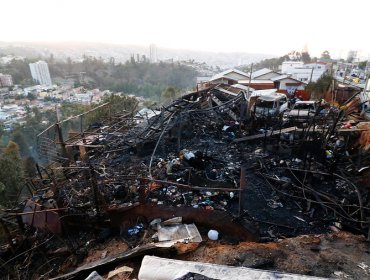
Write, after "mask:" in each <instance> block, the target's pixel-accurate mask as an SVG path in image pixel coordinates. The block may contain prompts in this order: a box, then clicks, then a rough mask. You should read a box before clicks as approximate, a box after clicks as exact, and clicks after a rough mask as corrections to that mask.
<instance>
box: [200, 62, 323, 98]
mask: <svg viewBox="0 0 370 280" xmlns="http://www.w3.org/2000/svg"><path fill="white" fill-rule="evenodd" d="M328 70H329V67H328V65H327V64H325V63H320V62H318V63H310V64H304V63H303V62H301V61H286V62H284V63H283V64H282V66H281V71H279V72H278V71H275V70H271V69H268V68H263V69H259V70H257V71H254V72H252V73H245V72H243V71H240V70H237V69H229V70H226V71H223V72H221V73H218V74H216V75H214V76H213V77H210V78H206V77H201V78H198V80H197V86H198V89H203V88H207V87H209V86H210V85H221V86H222V87H223V88H226V89H227V90H230V91H233V92H235V93H237V92H238V91H240V90H244V91H249V92H253V91H255V90H258V91H259V90H275V92H278V93H284V94H286V95H287V96H288V97H290V98H293V97H297V98H299V99H301V100H309V99H310V96H309V93H308V92H307V91H306V90H305V88H306V85H307V84H308V83H309V82H316V81H317V80H318V79H319V78H320V77H322V76H323V75H324V74H325V73H327V72H328Z"/></svg>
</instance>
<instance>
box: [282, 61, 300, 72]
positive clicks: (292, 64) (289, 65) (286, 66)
mask: <svg viewBox="0 0 370 280" xmlns="http://www.w3.org/2000/svg"><path fill="white" fill-rule="evenodd" d="M303 65H304V63H303V61H284V62H283V64H282V65H281V72H282V73H283V74H286V72H288V71H292V69H295V68H302V67H303Z"/></svg>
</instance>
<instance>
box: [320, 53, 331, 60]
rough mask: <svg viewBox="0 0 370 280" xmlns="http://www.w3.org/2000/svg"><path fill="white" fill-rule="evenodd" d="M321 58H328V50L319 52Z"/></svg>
mask: <svg viewBox="0 0 370 280" xmlns="http://www.w3.org/2000/svg"><path fill="white" fill-rule="evenodd" d="M321 58H322V59H330V58H331V57H330V53H329V51H323V52H322V54H321Z"/></svg>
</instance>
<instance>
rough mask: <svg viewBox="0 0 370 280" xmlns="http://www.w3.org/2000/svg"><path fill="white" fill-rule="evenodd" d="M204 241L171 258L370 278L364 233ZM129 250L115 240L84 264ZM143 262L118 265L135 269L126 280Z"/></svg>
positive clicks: (369, 247) (182, 247)
mask: <svg viewBox="0 0 370 280" xmlns="http://www.w3.org/2000/svg"><path fill="white" fill-rule="evenodd" d="M204 240H206V241H204V242H202V243H200V244H195V243H189V244H178V245H176V249H177V252H178V255H177V256H174V255H171V256H168V257H169V258H177V259H180V260H186V261H198V262H208V263H215V264H222V265H230V266H244V267H250V268H258V269H266V270H275V271H280V272H287V273H296V274H304V275H311V276H319V277H328V278H337V279H370V243H369V242H367V241H366V239H365V238H364V237H363V236H360V235H353V234H351V233H347V232H343V231H340V232H336V233H330V234H321V235H302V236H298V237H295V238H287V239H283V240H280V241H278V242H270V243H255V242H242V243H239V244H237V245H231V244H226V242H224V241H223V240H222V239H221V240H219V241H210V240H207V239H206V238H205V239H204ZM127 249H128V247H127V245H126V244H125V243H124V242H122V241H120V240H118V239H113V240H110V241H109V242H106V243H104V244H101V245H99V247H97V248H94V249H93V250H90V252H89V255H88V256H87V257H86V259H85V260H84V262H83V263H84V264H86V263H90V262H92V261H95V260H98V259H101V258H103V257H104V256H109V255H115V254H117V253H121V252H124V251H125V250H127ZM162 257H166V256H163V255H162ZM140 262H141V258H138V259H133V260H130V261H128V262H124V263H122V264H120V265H118V266H117V267H119V266H123V265H126V266H130V267H132V268H133V269H134V271H133V273H132V274H131V276H130V278H122V279H137V275H138V270H139V269H140ZM102 276H103V277H106V276H107V275H102ZM125 277H127V276H125ZM104 279H106V278H104ZM117 279H120V278H117Z"/></svg>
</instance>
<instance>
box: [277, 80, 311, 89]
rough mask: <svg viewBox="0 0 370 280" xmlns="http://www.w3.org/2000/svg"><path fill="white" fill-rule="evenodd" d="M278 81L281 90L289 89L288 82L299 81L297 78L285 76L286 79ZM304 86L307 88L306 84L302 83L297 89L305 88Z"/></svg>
mask: <svg viewBox="0 0 370 280" xmlns="http://www.w3.org/2000/svg"><path fill="white" fill-rule="evenodd" d="M277 82H280V86H279V90H287V89H288V86H287V84H291V83H298V82H297V81H296V80H294V79H290V78H285V79H282V80H279V81H277ZM304 88H305V84H300V85H299V86H298V87H297V90H304Z"/></svg>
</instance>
